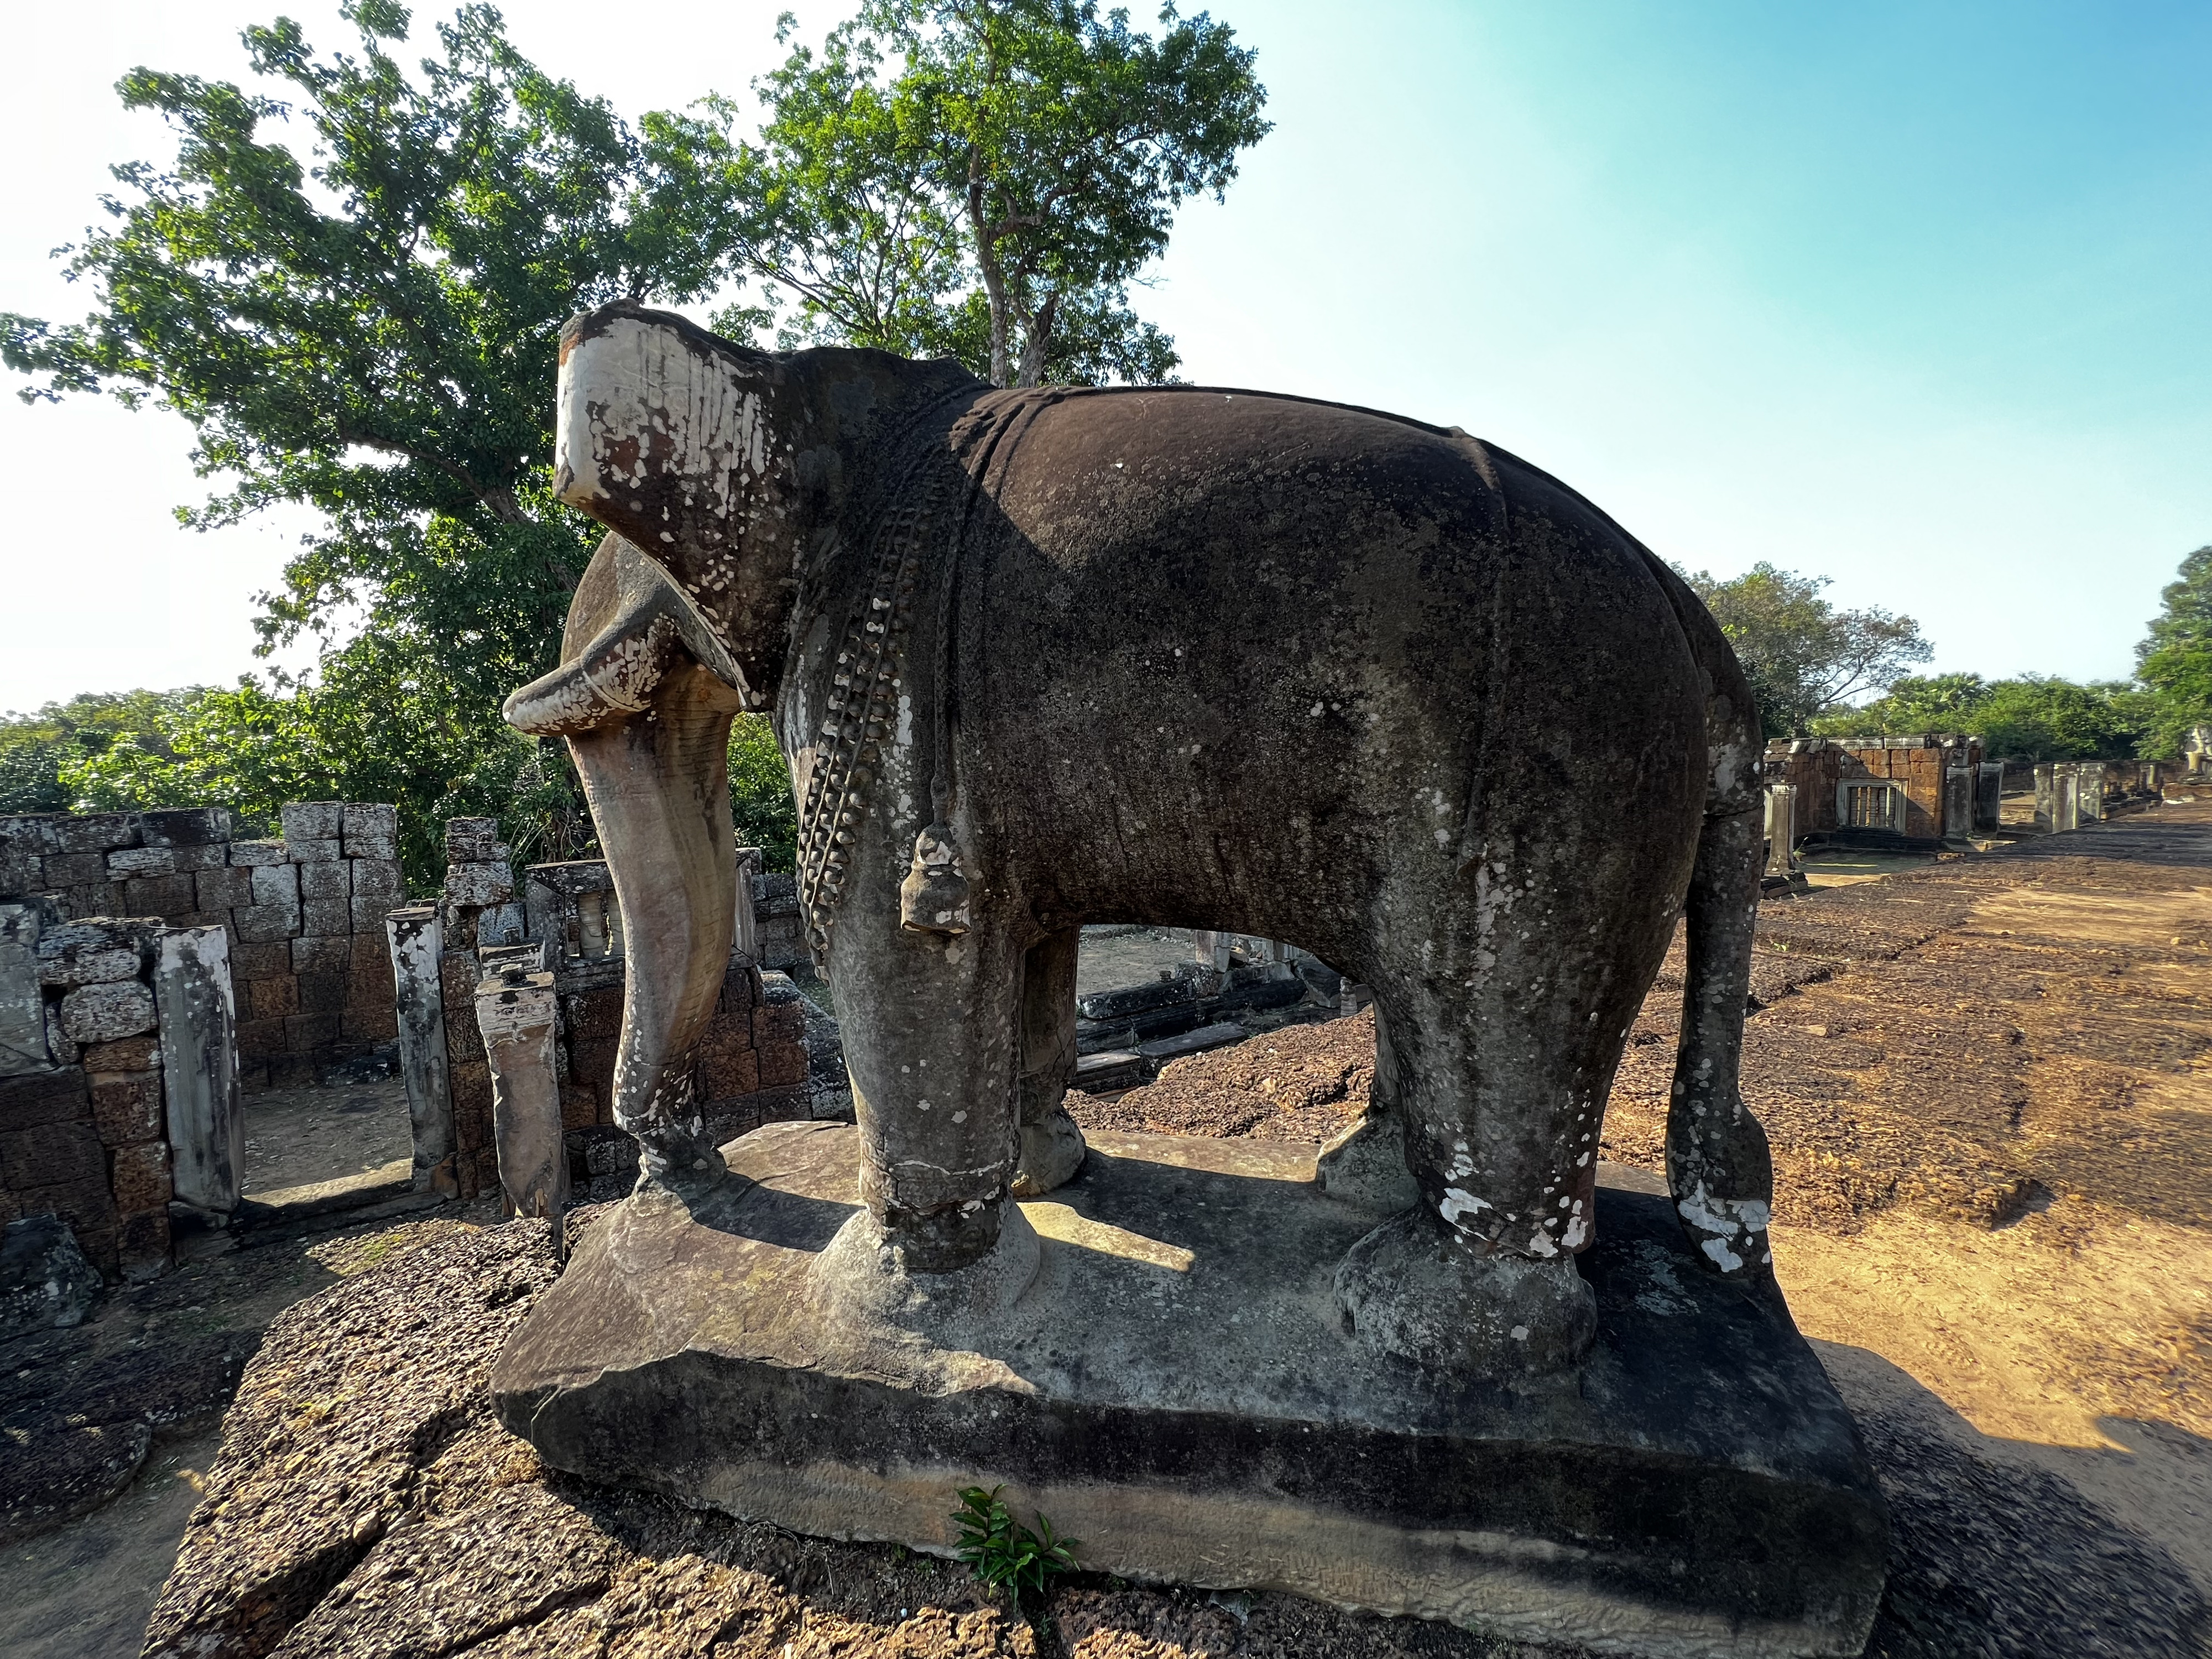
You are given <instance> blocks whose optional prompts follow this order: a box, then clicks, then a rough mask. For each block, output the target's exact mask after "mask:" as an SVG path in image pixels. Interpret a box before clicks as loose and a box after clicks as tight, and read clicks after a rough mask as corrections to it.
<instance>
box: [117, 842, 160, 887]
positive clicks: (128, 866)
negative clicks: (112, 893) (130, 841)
mask: <svg viewBox="0 0 2212 1659" xmlns="http://www.w3.org/2000/svg"><path fill="white" fill-rule="evenodd" d="M176 872H177V855H176V854H174V853H173V852H172V851H171V850H170V849H169V848H166V847H126V848H123V849H121V850H120V851H119V852H114V853H110V854H108V855H107V873H108V875H109V876H110V877H111V878H113V879H115V880H117V881H120V880H122V879H123V878H125V877H126V876H172V875H174V874H175V873H176Z"/></svg>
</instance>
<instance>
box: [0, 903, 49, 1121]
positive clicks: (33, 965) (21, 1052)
mask: <svg viewBox="0 0 2212 1659" xmlns="http://www.w3.org/2000/svg"><path fill="white" fill-rule="evenodd" d="M45 913H46V907H45V905H44V904H43V903H42V902H40V900H37V899H28V900H26V901H24V902H21V903H18V904H0V1077H24V1076H27V1075H28V1074H30V1073H33V1072H49V1071H52V1069H53V1066H54V1060H53V1055H52V1053H51V1052H50V1051H49V1050H48V1049H47V1048H46V993H45V991H44V990H42V989H41V988H40V985H39V930H40V927H41V926H42V925H43V924H44V921H45Z"/></svg>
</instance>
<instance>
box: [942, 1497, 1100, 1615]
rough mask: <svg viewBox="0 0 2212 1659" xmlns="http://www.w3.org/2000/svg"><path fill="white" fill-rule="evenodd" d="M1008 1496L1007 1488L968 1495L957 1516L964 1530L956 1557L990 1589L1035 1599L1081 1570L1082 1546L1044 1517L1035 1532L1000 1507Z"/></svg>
mask: <svg viewBox="0 0 2212 1659" xmlns="http://www.w3.org/2000/svg"><path fill="white" fill-rule="evenodd" d="M1005 1490H1006V1489H1005V1488H1004V1487H1003V1486H994V1487H992V1488H991V1490H990V1491H988V1492H985V1491H984V1490H983V1489H982V1488H981V1486H968V1487H963V1489H962V1491H961V1492H960V1494H959V1497H960V1507H959V1508H958V1509H957V1510H954V1511H953V1512H952V1518H953V1520H954V1521H955V1522H957V1523H958V1524H959V1527H960V1542H959V1545H958V1547H957V1549H956V1550H955V1551H954V1553H956V1554H957V1555H958V1556H959V1558H960V1559H962V1560H963V1561H965V1562H966V1563H967V1564H968V1565H969V1566H971V1567H973V1568H974V1569H975V1576H976V1577H978V1578H980V1579H981V1580H982V1581H983V1582H984V1583H987V1584H994V1585H997V1586H999V1587H1000V1588H1002V1589H1007V1588H1010V1589H1013V1590H1014V1591H1015V1592H1016V1593H1017V1594H1018V1595H1036V1593H1037V1592H1038V1591H1040V1590H1042V1589H1044V1587H1045V1585H1046V1583H1048V1582H1049V1581H1050V1580H1051V1579H1052V1577H1054V1575H1055V1574H1058V1573H1063V1572H1072V1571H1074V1570H1075V1551H1076V1549H1077V1548H1078V1547H1079V1540H1077V1539H1073V1538H1061V1537H1060V1536H1058V1535H1057V1534H1054V1531H1053V1529H1052V1522H1049V1521H1048V1520H1046V1519H1045V1517H1044V1516H1042V1515H1040V1516H1037V1529H1036V1531H1035V1532H1031V1531H1030V1529H1029V1528H1027V1527H1024V1526H1023V1525H1022V1524H1021V1523H1020V1522H1018V1521H1016V1520H1015V1519H1014V1516H1013V1512H1012V1510H1009V1509H1007V1507H1006V1504H1004V1503H1003V1502H1002V1501H1000V1497H999V1494H1000V1492H1003V1491H1005Z"/></svg>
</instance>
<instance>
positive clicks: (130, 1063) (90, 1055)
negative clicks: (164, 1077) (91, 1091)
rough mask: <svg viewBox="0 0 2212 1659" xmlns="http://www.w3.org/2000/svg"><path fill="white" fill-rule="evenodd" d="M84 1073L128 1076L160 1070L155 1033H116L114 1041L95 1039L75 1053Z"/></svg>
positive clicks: (94, 1077)
mask: <svg viewBox="0 0 2212 1659" xmlns="http://www.w3.org/2000/svg"><path fill="white" fill-rule="evenodd" d="M77 1064H78V1065H80V1066H83V1067H84V1070H85V1075H86V1076H88V1077H90V1078H93V1079H100V1078H102V1077H129V1076H132V1075H135V1074H136V1073H140V1072H154V1071H159V1070H160V1069H161V1040H160V1039H159V1038H158V1037H155V1036H131V1037H118V1038H117V1039H116V1040H115V1041H114V1042H95V1043H94V1044H92V1045H91V1046H90V1047H89V1048H86V1049H85V1050H84V1052H83V1053H82V1054H79V1055H78V1056H77Z"/></svg>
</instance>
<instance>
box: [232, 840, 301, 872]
mask: <svg viewBox="0 0 2212 1659" xmlns="http://www.w3.org/2000/svg"><path fill="white" fill-rule="evenodd" d="M230 861H231V863H232V864H234V865H235V866H238V867H240V869H259V868H261V867H262V866H265V865H271V864H289V863H290V862H291V859H290V857H289V854H286V852H285V850H284V843H283V842H281V841H234V842H231V844H230Z"/></svg>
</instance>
